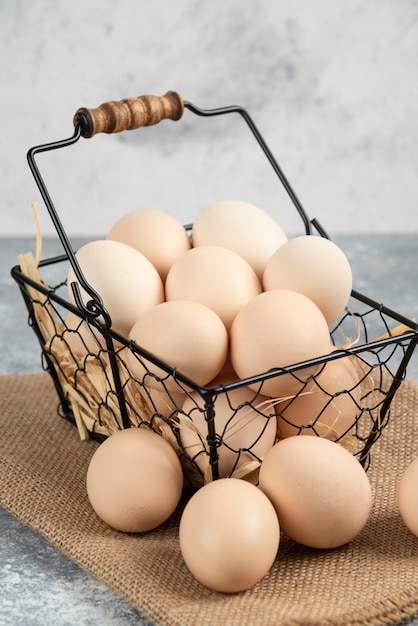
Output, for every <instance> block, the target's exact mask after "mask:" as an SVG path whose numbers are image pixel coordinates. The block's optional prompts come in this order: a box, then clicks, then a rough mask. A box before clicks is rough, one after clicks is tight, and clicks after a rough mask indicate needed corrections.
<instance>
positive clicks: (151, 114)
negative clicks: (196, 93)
mask: <svg viewBox="0 0 418 626" xmlns="http://www.w3.org/2000/svg"><path fill="white" fill-rule="evenodd" d="M183 112H184V102H183V99H182V97H181V96H180V94H178V93H177V92H176V91H167V93H166V94H165V95H164V96H153V95H144V96H139V97H138V98H124V99H123V100H119V101H111V102H104V103H103V104H101V105H100V106H98V107H97V108H96V109H87V108H86V107H81V108H80V109H78V110H77V111H76V114H75V115H74V126H77V125H79V126H80V128H81V135H82V136H83V137H85V138H89V137H93V135H96V134H97V133H120V132H122V131H124V130H133V129H135V128H140V127H141V126H153V125H154V124H158V122H161V120H164V119H171V120H179V119H180V118H181V117H182V115H183Z"/></svg>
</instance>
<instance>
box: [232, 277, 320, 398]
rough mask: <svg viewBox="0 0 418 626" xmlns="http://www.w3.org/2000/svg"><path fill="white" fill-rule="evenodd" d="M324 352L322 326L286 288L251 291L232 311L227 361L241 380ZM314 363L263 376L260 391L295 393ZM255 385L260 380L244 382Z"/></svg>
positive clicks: (308, 305)
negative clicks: (250, 295)
mask: <svg viewBox="0 0 418 626" xmlns="http://www.w3.org/2000/svg"><path fill="white" fill-rule="evenodd" d="M329 351H330V336H329V331H328V325H327V323H326V321H325V318H324V316H323V315H322V313H321V311H320V310H319V309H318V307H317V306H316V305H315V304H314V303H313V302H312V301H311V300H310V299H309V298H307V297H306V296H304V295H302V294H300V293H298V292H296V291H291V290H288V289H280V290H279V289H277V290H273V291H268V292H264V293H261V294H259V295H257V296H256V297H255V298H253V299H252V300H251V301H250V302H248V303H247V304H246V305H245V306H244V307H242V309H241V310H240V311H239V312H238V314H237V316H236V317H235V319H234V322H233V324H232V326H231V330H230V355H231V363H232V366H233V368H234V370H235V372H236V373H237V375H238V376H239V377H240V378H241V379H245V378H248V377H250V376H255V375H258V374H263V373H265V372H267V371H268V370H270V369H272V368H281V367H282V368H284V367H288V366H290V365H292V364H296V363H301V362H303V361H305V360H308V359H313V358H315V357H320V356H323V355H326V354H328V353H329ZM319 367H320V366H318V365H315V366H311V367H307V368H304V369H302V370H298V371H297V372H295V377H294V376H292V374H291V373H285V374H282V375H279V376H275V377H272V378H267V379H265V380H264V382H263V385H262V389H261V390H260V391H261V393H262V394H263V395H266V396H270V397H280V396H284V395H288V394H290V393H295V392H297V391H298V390H299V389H300V388H301V387H302V385H303V383H304V381H306V380H307V379H308V378H309V377H310V376H312V375H313V374H315V373H316V372H317V371H318V370H319ZM249 386H250V387H251V388H252V389H255V390H259V389H260V383H254V384H250V385H249Z"/></svg>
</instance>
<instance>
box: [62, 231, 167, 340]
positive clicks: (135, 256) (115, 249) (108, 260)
mask: <svg viewBox="0 0 418 626" xmlns="http://www.w3.org/2000/svg"><path fill="white" fill-rule="evenodd" d="M76 258H77V261H78V264H79V266H80V268H81V271H82V273H83V275H84V277H85V278H86V280H87V282H88V283H89V285H90V286H91V287H92V288H93V289H94V290H95V291H96V292H97V293H98V294H99V296H100V297H101V298H102V300H103V304H104V307H105V308H106V310H107V312H108V313H109V315H110V318H111V321H112V327H113V329H114V330H115V331H116V332H118V333H120V334H121V335H123V336H124V337H127V336H128V333H129V331H130V329H131V328H132V326H133V325H134V323H135V322H136V320H137V319H138V317H139V316H140V315H141V314H142V313H144V312H145V311H147V310H148V309H149V308H151V307H153V306H155V305H156V304H159V303H160V302H163V301H164V286H163V282H162V280H161V278H160V276H159V274H158V272H157V270H156V269H155V267H154V266H153V265H152V263H151V262H150V261H149V260H148V259H147V258H146V257H145V256H144V255H143V254H141V252H138V250H134V248H131V247H130V246H128V245H126V244H124V243H121V242H119V241H107V240H106V239H100V240H96V241H90V242H89V243H86V244H85V245H84V246H82V247H81V248H80V249H79V250H78V251H77V252H76ZM73 282H75V283H77V282H78V280H77V278H76V275H75V272H74V270H73V268H72V266H70V268H69V270H68V275H67V289H68V295H69V299H70V301H71V302H72V303H73V304H74V303H75V300H74V294H73V290H72V287H71V285H72V283H73ZM80 291H81V298H82V301H83V303H84V304H86V303H87V302H88V301H90V300H91V297H90V296H89V294H88V293H86V291H84V289H83V288H81V287H80Z"/></svg>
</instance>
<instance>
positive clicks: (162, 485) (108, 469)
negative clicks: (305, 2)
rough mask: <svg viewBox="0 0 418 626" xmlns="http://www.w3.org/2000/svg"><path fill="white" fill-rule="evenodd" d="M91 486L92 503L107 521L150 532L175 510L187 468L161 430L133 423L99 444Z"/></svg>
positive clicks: (129, 529) (120, 527)
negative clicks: (183, 468) (138, 426)
mask: <svg viewBox="0 0 418 626" xmlns="http://www.w3.org/2000/svg"><path fill="white" fill-rule="evenodd" d="M86 487H87V495H88V497H89V500H90V503H91V505H92V507H93V509H94V510H95V512H96V513H97V515H98V516H99V517H100V518H101V519H102V520H103V521H104V522H106V524H108V525H109V526H111V527H112V528H115V529H117V530H120V531H123V532H128V533H139V532H146V531H148V530H152V529H153V528H156V527H157V526H159V525H161V524H162V523H163V522H165V521H166V520H167V519H168V518H169V517H170V515H171V514H172V513H173V512H174V510H175V508H176V507H177V505H178V503H179V501H180V497H181V494H182V491H183V471H182V468H181V464H180V461H179V458H178V456H177V454H176V453H175V451H174V449H173V448H172V447H171V445H170V444H169V443H168V442H167V441H166V440H165V439H163V438H162V437H161V436H160V435H158V434H157V433H155V432H153V431H151V430H149V429H148V428H128V429H126V430H120V431H117V432H115V433H114V434H113V435H111V436H110V437H108V439H106V440H105V441H104V442H103V443H102V444H101V445H100V446H99V447H98V448H97V449H96V451H95V452H94V454H93V456H92V458H91V461H90V463H89V467H88V470H87V477H86Z"/></svg>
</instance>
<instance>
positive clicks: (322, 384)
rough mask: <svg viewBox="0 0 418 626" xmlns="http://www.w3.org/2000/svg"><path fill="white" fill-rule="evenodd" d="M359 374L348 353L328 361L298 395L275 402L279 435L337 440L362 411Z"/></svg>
mask: <svg viewBox="0 0 418 626" xmlns="http://www.w3.org/2000/svg"><path fill="white" fill-rule="evenodd" d="M359 382H360V377H359V374H358V372H357V370H356V368H355V366H354V365H353V362H352V360H351V357H350V356H344V357H340V358H337V359H335V360H331V361H328V362H327V363H326V364H325V365H324V366H323V368H322V371H321V372H320V373H319V374H318V375H317V376H316V377H315V379H313V380H311V381H309V382H308V383H307V385H306V387H305V388H303V389H302V391H301V393H300V395H297V396H295V397H293V398H292V397H291V398H284V399H282V400H281V401H280V402H278V403H277V405H276V409H277V412H278V414H279V415H278V418H277V424H278V429H279V435H280V437H289V436H292V435H298V434H301V435H318V436H320V437H326V438H327V439H332V440H336V439H338V438H339V437H342V436H343V435H344V434H345V433H347V432H348V431H349V430H350V428H351V427H352V426H353V425H354V424H355V421H356V418H357V416H358V415H359V413H360V412H361V407H360V398H361V391H360V385H359Z"/></svg>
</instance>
